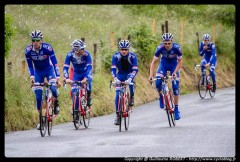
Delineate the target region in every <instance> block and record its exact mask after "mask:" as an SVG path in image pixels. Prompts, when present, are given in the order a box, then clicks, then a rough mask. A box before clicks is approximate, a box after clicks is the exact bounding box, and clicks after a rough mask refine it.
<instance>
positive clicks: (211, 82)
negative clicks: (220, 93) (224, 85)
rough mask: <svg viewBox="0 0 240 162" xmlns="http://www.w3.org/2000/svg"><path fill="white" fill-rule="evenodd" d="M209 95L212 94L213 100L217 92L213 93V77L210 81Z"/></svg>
mask: <svg viewBox="0 0 240 162" xmlns="http://www.w3.org/2000/svg"><path fill="white" fill-rule="evenodd" d="M209 94H210V96H211V98H213V97H214V96H215V92H213V81H212V77H211V79H210V89H209Z"/></svg>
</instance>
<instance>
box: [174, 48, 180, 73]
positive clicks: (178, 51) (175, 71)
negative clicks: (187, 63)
mask: <svg viewBox="0 0 240 162" xmlns="http://www.w3.org/2000/svg"><path fill="white" fill-rule="evenodd" d="M177 60H178V64H177V67H176V68H175V70H174V72H173V74H176V73H177V72H178V71H179V70H180V69H181V67H182V48H181V47H180V46H179V48H178V50H177Z"/></svg>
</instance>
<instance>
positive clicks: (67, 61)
mask: <svg viewBox="0 0 240 162" xmlns="http://www.w3.org/2000/svg"><path fill="white" fill-rule="evenodd" d="M70 60H71V56H70V53H68V54H67V56H66V59H65V62H64V65H63V75H64V78H65V79H68V78H69V74H68V69H69V67H70Z"/></svg>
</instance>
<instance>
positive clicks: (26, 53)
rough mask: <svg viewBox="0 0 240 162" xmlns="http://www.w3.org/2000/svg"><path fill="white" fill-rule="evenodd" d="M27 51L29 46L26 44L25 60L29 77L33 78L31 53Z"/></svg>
mask: <svg viewBox="0 0 240 162" xmlns="http://www.w3.org/2000/svg"><path fill="white" fill-rule="evenodd" d="M29 51H30V47H29V46H28V47H27V48H26V49H25V57H26V60H27V65H28V72H29V75H30V77H31V78H34V69H33V62H32V59H31V54H30V52H29Z"/></svg>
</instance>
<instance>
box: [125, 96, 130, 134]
mask: <svg viewBox="0 0 240 162" xmlns="http://www.w3.org/2000/svg"><path fill="white" fill-rule="evenodd" d="M124 104H125V106H126V107H125V108H126V111H124V125H125V130H126V131H127V130H128V128H129V122H130V106H129V93H127V96H126V99H125V102H124Z"/></svg>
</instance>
